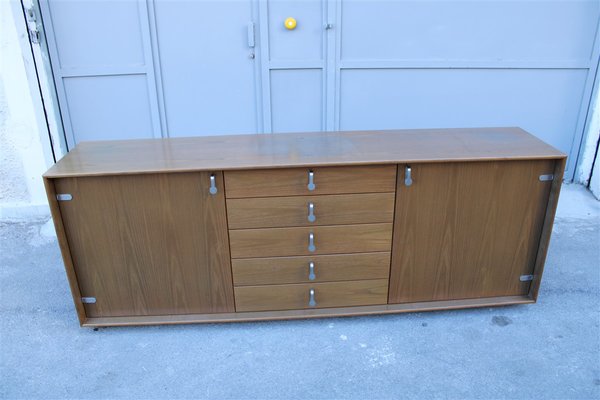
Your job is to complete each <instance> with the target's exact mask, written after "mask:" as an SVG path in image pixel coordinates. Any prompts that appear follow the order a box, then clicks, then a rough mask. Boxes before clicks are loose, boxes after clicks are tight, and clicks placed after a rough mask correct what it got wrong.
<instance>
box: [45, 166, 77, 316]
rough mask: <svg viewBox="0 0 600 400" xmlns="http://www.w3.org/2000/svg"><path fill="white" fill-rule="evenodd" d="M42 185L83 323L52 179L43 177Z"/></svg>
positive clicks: (67, 243) (69, 254) (73, 271)
mask: <svg viewBox="0 0 600 400" xmlns="http://www.w3.org/2000/svg"><path fill="white" fill-rule="evenodd" d="M44 186H45V188H46V195H47V196H48V205H49V206H50V213H51V214H52V221H53V222H54V229H55V230H56V237H57V239H58V245H59V247H60V252H61V254H62V258H63V262H64V264H65V271H66V273H67V279H68V281H69V287H70V288H71V295H72V296H73V303H74V304H75V310H76V311H77V317H78V319H79V324H80V325H83V324H84V323H85V322H86V319H87V318H86V315H85V308H84V306H83V303H82V302H81V292H80V290H79V283H77V275H76V274H75V267H74V266H73V259H72V258H71V250H70V248H69V241H68V240H67V235H66V232H65V227H64V224H63V220H62V215H61V213H60V207H59V205H58V201H57V200H56V190H55V188H54V180H53V179H49V178H44Z"/></svg>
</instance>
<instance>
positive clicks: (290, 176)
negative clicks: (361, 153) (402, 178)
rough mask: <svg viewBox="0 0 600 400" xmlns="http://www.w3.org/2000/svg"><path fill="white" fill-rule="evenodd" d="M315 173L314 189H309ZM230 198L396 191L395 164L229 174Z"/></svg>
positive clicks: (228, 187) (247, 171)
mask: <svg viewBox="0 0 600 400" xmlns="http://www.w3.org/2000/svg"><path fill="white" fill-rule="evenodd" d="M310 171H312V174H313V175H312V180H313V183H314V185H315V186H314V189H313V190H309V173H310ZM224 175H225V195H226V196H227V198H230V199H233V198H241V197H272V196H302V195H316V194H344V193H381V192H395V191H396V166H395V165H365V166H349V167H315V168H286V169H265V170H244V171H226V172H225V173H224Z"/></svg>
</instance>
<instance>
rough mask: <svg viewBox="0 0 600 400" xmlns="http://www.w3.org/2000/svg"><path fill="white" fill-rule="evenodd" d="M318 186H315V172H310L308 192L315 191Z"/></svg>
mask: <svg viewBox="0 0 600 400" xmlns="http://www.w3.org/2000/svg"><path fill="white" fill-rule="evenodd" d="M316 187H317V185H315V173H314V172H313V171H308V186H307V188H308V190H310V191H311V192H312V191H313V190H315V188H316Z"/></svg>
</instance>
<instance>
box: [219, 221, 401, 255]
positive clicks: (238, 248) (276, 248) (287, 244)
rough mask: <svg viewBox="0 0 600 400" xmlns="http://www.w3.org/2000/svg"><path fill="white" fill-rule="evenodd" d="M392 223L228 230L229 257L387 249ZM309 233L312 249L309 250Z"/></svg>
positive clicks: (359, 251) (390, 243)
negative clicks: (311, 238)
mask: <svg viewBox="0 0 600 400" xmlns="http://www.w3.org/2000/svg"><path fill="white" fill-rule="evenodd" d="M392 225H393V224H391V223H385V224H362V225H337V226H315V227H312V228H307V227H296V228H264V229H263V228H261V229H237V230H231V231H229V243H230V246H231V257H232V258H252V257H279V256H304V255H313V254H339V253H367V252H377V251H390V250H391V245H392ZM310 234H312V235H313V238H314V239H313V244H314V249H312V250H314V251H310V250H309V244H310Z"/></svg>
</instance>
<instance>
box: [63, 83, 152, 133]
mask: <svg viewBox="0 0 600 400" xmlns="http://www.w3.org/2000/svg"><path fill="white" fill-rule="evenodd" d="M63 83H64V88H65V93H66V98H67V103H68V111H69V116H70V122H71V127H72V129H73V133H74V136H75V137H76V138H77V141H78V142H80V141H86V140H112V139H138V138H151V137H152V122H151V115H150V104H149V102H148V88H147V84H146V76H145V75H115V76H101V77H98V76H97V77H74V78H64V79H63ZM115 94H118V95H115Z"/></svg>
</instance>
